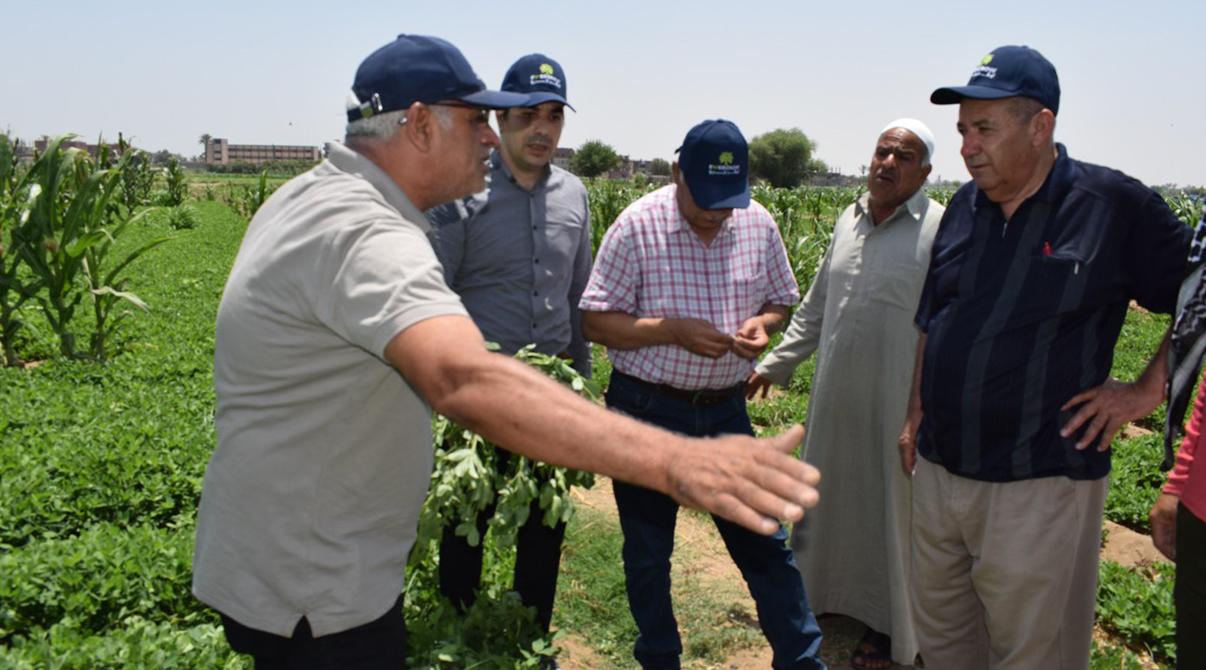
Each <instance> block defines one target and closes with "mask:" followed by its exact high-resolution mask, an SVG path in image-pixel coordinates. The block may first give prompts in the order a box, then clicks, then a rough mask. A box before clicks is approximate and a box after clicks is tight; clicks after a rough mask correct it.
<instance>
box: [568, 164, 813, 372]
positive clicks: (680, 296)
mask: <svg viewBox="0 0 1206 670" xmlns="http://www.w3.org/2000/svg"><path fill="white" fill-rule="evenodd" d="M674 189H675V187H674V185H673V184H671V185H668V186H664V187H662V188H660V189H658V190H656V191H654V192H652V193H649V194H648V195H646V196H644V197H642V198H641V199H639V200H637V201H636V202H634V203H632V204H631V205H629V206H628V208H627V209H625V210H624V211H623V213H621V214H620V216H619V217H618V218H617V219H616V222H615V223H614V224H613V225H612V226H611V228H609V229H608V231H607V234H606V235H605V236H604V238H603V243H602V245H601V246H600V247H599V253H598V255H597V256H596V258H595V267H594V270H593V271H592V273H591V277H590V282H589V283H588V284H587V286H586V291H585V292H584V293H583V294H582V300H581V301H580V302H579V307H580V308H581V309H582V310H583V311H590V312H624V313H626V314H631V315H633V316H637V317H662V318H680V319H682V318H694V319H702V320H704V321H707V322H709V323H711V324H712V325H713V326H715V327H716V329H717V330H719V331H721V332H723V333H729V334H734V333H736V332H737V329H738V328H739V327H740V326H741V324H742V323H744V322H745V321H746V320H747V319H749V318H750V317H752V316H755V315H757V314H758V313H759V312H760V311H761V310H762V308H763V307H764V306H765V305H784V306H790V305H794V304H796V303H797V302H798V301H799V300H800V291H799V289H798V287H797V286H796V280H795V277H794V276H793V275H792V272H791V267H790V266H789V265H788V262H787V250H786V249H784V248H783V239H782V237H780V235H779V228H778V226H776V225H775V221H774V219H772V218H771V215H770V213H769V212H767V211H766V209H765V208H764V207H763V206H762V205H760V204H758V203H757V202H752V201H751V202H750V206H749V207H748V208H746V209H735V210H733V215H732V216H731V217H729V219H728V220H727V221H725V222H724V224H723V225H722V227H721V229H720V232H719V233H718V234H717V235H716V237H715V239H713V240H712V243H711V244H710V245H704V243H703V242H701V241H700V239H699V237H698V236H696V234H695V232H694V231H693V230H691V227H690V226H689V225H688V224H687V222H686V220H684V219H683V218H682V216H680V215H679V212H678V204H677V202H676V201H675V197H674ZM608 355H609V356H610V357H611V361H612V365H613V366H614V367H615V369H616V370H618V371H620V372H623V373H624V374H627V375H631V376H633V377H637V378H639V379H643V380H645V381H647V382H652V383H656V384H668V385H670V386H674V387H676V388H680V389H686V390H690V391H695V390H699V389H723V388H728V387H731V386H733V385H735V384H737V383H739V382H742V381H744V380H745V379H746V377H748V376H749V374H750V373H751V372H752V371H753V369H754V362H753V361H749V360H746V359H744V358H741V357H739V356H737V355H736V354H734V353H732V352H729V353H727V354H725V355H724V356H722V357H720V358H716V359H713V358H708V357H706V356H700V355H698V354H694V353H691V352H690V351H687V350H686V349H684V348H682V347H680V346H678V345H657V346H650V347H642V348H640V349H632V350H627V351H621V350H616V349H610V350H609V351H608Z"/></svg>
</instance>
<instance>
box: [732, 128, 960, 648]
mask: <svg viewBox="0 0 1206 670" xmlns="http://www.w3.org/2000/svg"><path fill="white" fill-rule="evenodd" d="M932 152H933V134H932V133H931V132H930V130H929V129H928V128H926V127H925V125H924V124H923V123H921V122H920V121H916V120H914V119H899V120H896V121H893V122H892V123H890V124H888V126H887V127H886V128H884V130H883V132H882V133H881V134H880V135H879V138H878V140H877V142H876V147H875V154H874V156H873V157H872V159H871V169H870V173H869V175H868V180H867V188H868V191H867V193H865V194H863V195H862V197H860V198H859V199H858V201H857V202H855V203H854V204H852V205H850V206H849V207H848V208H846V210H845V211H844V212H842V215H841V216H840V217H838V220H837V224H836V225H835V227H834V231H833V240H832V242H831V243H830V246H829V249H828V250H827V251H826V253H825V256H824V258H823V259H822V260H821V264H820V267H819V268H818V270H817V274H816V277H815V279H814V280H813V284H812V287H811V288H810V289H809V291H808V295H807V296H805V298H804V301H803V303H801V305H800V307H799V308H798V309H797V310H796V312H795V315H794V316H793V317H792V320H791V325H790V326H789V327H788V329H787V331H786V332H785V333H784V336H783V341H782V342H781V343H780V344H779V346H778V347H776V348H775V349H774V350H773V351H771V352H770V353H769V354H768V355H767V356H766V358H765V359H763V360H762V361H761V362H760V363H759V364H758V366H757V368H756V369H755V372H754V374H753V375H751V377H750V379H749V384H748V391H747V394H748V395H749V396H750V397H753V396H754V395H756V394H759V393H761V394H762V395H763V396H765V395H766V392H767V390H768V388H769V386H770V385H771V384H772V383H774V384H778V385H780V386H787V385H788V384H789V383H790V381H791V377H792V373H793V372H794V371H795V369H796V366H798V365H799V364H800V363H802V362H803V361H804V360H806V359H807V358H808V357H809V356H811V355H812V354H813V352H818V353H817V362H816V375H815V376H814V378H813V383H812V390H811V395H810V399H809V404H808V420H807V434H806V436H805V438H804V459H805V460H806V461H807V462H809V463H811V464H813V465H815V466H817V467H818V468H820V469H821V470H822V471H823V472H825V480H824V481H823V482H822V483H821V488H822V491H823V495H824V500H825V502H824V504H823V505H821V506H820V507H818V508H817V509H815V510H813V511H811V512H809V514H808V516H807V517H806V518H805V519H804V520H803V521H802V522H801V523H798V524H796V526H795V528H794V530H793V533H792V546H793V548H794V550H795V552H796V562H797V565H798V566H799V568H800V571H801V573H802V574H803V576H804V584H805V588H806V589H807V592H808V600H809V602H810V604H811V605H812V607H813V610H814V611H815V612H817V613H818V614H821V613H825V612H828V613H838V614H844V615H847V616H850V617H853V618H855V619H858V620H860V621H862V622H863V623H865V624H867V633H866V635H864V637H863V639H862V640H860V642H859V643H858V645H856V647H855V649H854V650H853V652H852V658H851V662H852V665H853V666H854V667H855V668H868V669H875V668H887V667H890V666H891V664H892V662H893V661H895V662H896V663H901V664H905V665H908V664H911V663H912V662H913V660H914V658H915V657H916V655H917V641H916V637H915V635H914V632H913V624H912V620H911V618H910V611H909V588H908V582H907V581H906V579H907V576H908V574H909V523H910V506H911V505H910V499H911V488H910V486H911V484H910V480H909V479H908V478H907V477H906V476H905V475H904V473H903V472H902V471H901V469H900V466H899V454H898V452H897V448H896V438H897V435H898V434H899V432H900V426H901V424H902V423H903V422H904V418H905V413H906V409H907V405H908V399H909V384H910V382H911V381H912V373H913V361H914V355H915V353H916V348H917V329H916V327H915V326H914V325H913V317H914V316H915V314H916V312H917V301H918V298H919V297H920V295H921V289H922V285H923V284H924V281H925V274H926V269H927V268H928V267H929V263H930V246H931V244H932V243H933V240H934V234H935V232H937V230H938V221H939V220H940V219H941V218H942V212H943V207H942V205H940V204H938V203H937V202H934V201H933V200H930V199H929V198H927V197H926V196H925V194H924V193H923V192H922V191H921V187H922V185H923V184H924V183H925V180H926V177H928V176H929V174H930V169H931V166H930V156H931V154H932Z"/></svg>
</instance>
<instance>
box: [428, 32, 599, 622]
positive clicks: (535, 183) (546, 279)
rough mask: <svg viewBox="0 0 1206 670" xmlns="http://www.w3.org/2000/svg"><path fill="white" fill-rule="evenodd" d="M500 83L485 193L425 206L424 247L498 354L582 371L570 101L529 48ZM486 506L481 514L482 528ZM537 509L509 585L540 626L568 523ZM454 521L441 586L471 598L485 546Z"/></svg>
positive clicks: (458, 601)
mask: <svg viewBox="0 0 1206 670" xmlns="http://www.w3.org/2000/svg"><path fill="white" fill-rule="evenodd" d="M501 88H502V90H504V91H511V92H516V93H524V94H527V95H528V96H529V97H528V100H527V104H526V106H523V107H515V108H511V109H505V110H500V111H499V112H497V120H498V127H499V135H500V140H501V141H500V146H499V149H498V150H497V151H495V152H494V154H493V156H491V158H490V162H491V171H490V182H489V187H488V188H487V190H485V191H483V192H481V193H478V194H477V195H475V196H473V197H470V198H467V199H465V200H463V201H460V202H453V203H450V204H448V205H444V206H441V207H438V208H436V209H434V210H431V211H429V212H428V213H427V216H428V219H429V220H430V221H431V222H432V223H433V229H432V232H431V239H432V246H434V247H435V249H436V253H437V254H438V256H439V258H440V262H441V263H443V265H444V276H445V278H446V280H447V282H448V285H449V286H450V287H452V289H453V290H454V291H456V292H457V293H458V294H459V295H460V297H461V301H462V302H463V303H464V305H465V308H466V309H467V310H468V311H469V315H470V316H471V317H473V321H474V322H475V323H476V324H477V327H478V328H480V329H481V331H482V333H483V334H484V335H485V338H486V340H488V341H492V342H496V343H498V345H499V347H500V348H501V351H502V352H503V353H506V354H514V353H515V352H516V351H518V350H519V349H520V348H521V347H523V346H525V345H527V344H535V345H536V350H537V351H539V352H541V353H545V354H553V355H565V356H568V357H569V358H570V359H571V360H572V361H573V365H574V368H575V369H576V370H578V372H580V373H581V374H583V375H585V376H588V377H589V376H590V370H591V360H590V345H589V344H588V343H587V342H586V340H584V339H583V337H582V328H581V323H580V318H579V313H578V299H579V298H580V297H581V296H582V290H583V289H584V288H585V287H586V282H587V280H588V279H589V278H590V271H591V247H590V244H591V235H590V208H589V205H588V202H587V195H586V188H585V187H584V186H583V185H582V182H581V181H580V180H579V179H578V178H577V177H575V176H574V175H572V174H570V173H569V172H566V171H565V170H562V169H561V168H559V167H557V166H555V165H552V159H553V152H554V151H555V150H556V149H557V142H558V140H560V138H561V129H562V126H563V124H564V121H565V107H566V106H567V105H568V103H567V102H566V99H565V74H564V72H563V71H562V69H561V66H560V65H559V64H557V62H556V61H554V60H553V59H551V58H549V57H547V56H544V55H541V54H531V55H528V56H524V57H523V58H520V59H519V60H518V61H516V62H515V64H514V65H512V66H511V68H510V70H508V71H507V74H506V76H505V77H504V79H503V84H502V87H501ZM507 461H508V459H507V458H505V457H504V458H500V459H498V461H496V463H497V464H498V467H499V468H505V467H506V464H507ZM492 512H493V510H486V511H485V512H484V513H483V514H481V515H479V517H478V519H477V525H478V530H479V532H483V533H484V532H485V529H486V524H487V522H488V520H489V517H490V516H491V515H492ZM543 516H544V515H543V514H542V513H541V511H540V509H539V502H534V503H533V509H532V511H531V514H530V515H529V517H528V521H527V523H526V524H525V525H524V526H523V527H522V528H521V529H520V531H519V534H518V538H517V545H518V546H517V548H516V550H517V551H516V559H515V585H514V588H515V590H516V591H518V592H519V595H520V597H521V599H522V600H523V602H524V604H526V605H528V606H529V607H535V608H536V613H537V619H538V621H539V622H540V624H541V625H542V626H543V628H544V630H546V631H547V630H548V627H549V622H550V619H551V618H552V613H553V600H554V597H555V595H556V589H557V570H558V567H559V564H560V560H561V541H562V539H563V538H564V535H565V524H558V525H557V526H556V527H553V528H549V527H547V526H545V525H544V524H543V522H542V519H543ZM457 525H458V522H457V521H451V522H449V523H448V525H447V526H446V527H445V529H444V535H443V539H442V541H441V543H440V590H441V591H442V592H443V593H444V595H445V596H447V597H448V598H449V599H450V600H452V602H453V603H454V604H455V605H457V606H458V607H467V606H468V605H469V604H471V603H472V602H473V600H474V597H475V592H476V591H477V589H478V586H479V584H480V581H481V567H482V550H481V547H480V546H478V547H471V546H469V544H468V543H467V542H466V541H465V538H463V537H459V536H457V535H456V533H455V532H454V530H453V529H454V528H456V526H457Z"/></svg>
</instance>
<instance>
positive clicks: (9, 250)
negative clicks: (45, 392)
mask: <svg viewBox="0 0 1206 670" xmlns="http://www.w3.org/2000/svg"><path fill="white" fill-rule="evenodd" d="M36 197H37V191H35V190H31V188H30V184H29V180H28V175H27V174H22V172H21V171H20V170H19V169H18V165H17V155H16V146H15V144H14V143H13V142H12V141H10V140H9V137H8V135H5V134H0V350H2V351H3V356H4V365H7V366H13V365H19V364H20V363H21V359H20V358H19V357H18V356H17V350H16V336H17V332H18V331H20V330H21V328H22V326H23V325H24V323H23V322H22V321H21V319H20V310H21V307H22V305H24V304H25V302H26V301H28V300H29V299H30V298H32V297H33V296H34V295H35V294H36V293H37V292H38V290H39V289H40V288H41V283H40V282H39V281H38V280H37V279H34V278H31V277H29V276H28V274H27V273H24V272H22V270H21V255H20V253H18V251H17V245H16V241H15V233H16V230H17V227H18V226H20V225H22V224H23V223H25V220H26V219H27V218H28V217H29V208H30V205H31V203H32V201H33V199H34V198H36Z"/></svg>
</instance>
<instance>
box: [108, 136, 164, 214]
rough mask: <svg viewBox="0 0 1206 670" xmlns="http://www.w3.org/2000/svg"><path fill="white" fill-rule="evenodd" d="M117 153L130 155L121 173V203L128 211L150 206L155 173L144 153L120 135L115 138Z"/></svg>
mask: <svg viewBox="0 0 1206 670" xmlns="http://www.w3.org/2000/svg"><path fill="white" fill-rule="evenodd" d="M117 151H118V153H119V154H121V155H123V156H124V155H126V154H131V156H130V160H129V162H128V163H127V164H126V167H125V169H123V170H122V171H121V180H120V181H121V201H122V203H123V204H124V205H125V206H126V208H127V209H129V210H130V211H134V210H135V209H137V208H138V207H142V206H144V205H149V204H151V191H152V189H154V187H155V171H154V170H153V169H152V168H151V159H150V157H149V156H147V155H146V153H144V152H142V151H137V150H136V149H134V147H133V146H131V145H130V143H129V142H127V141H126V139H125V138H124V137H122V136H121V135H120V134H118V136H117Z"/></svg>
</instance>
